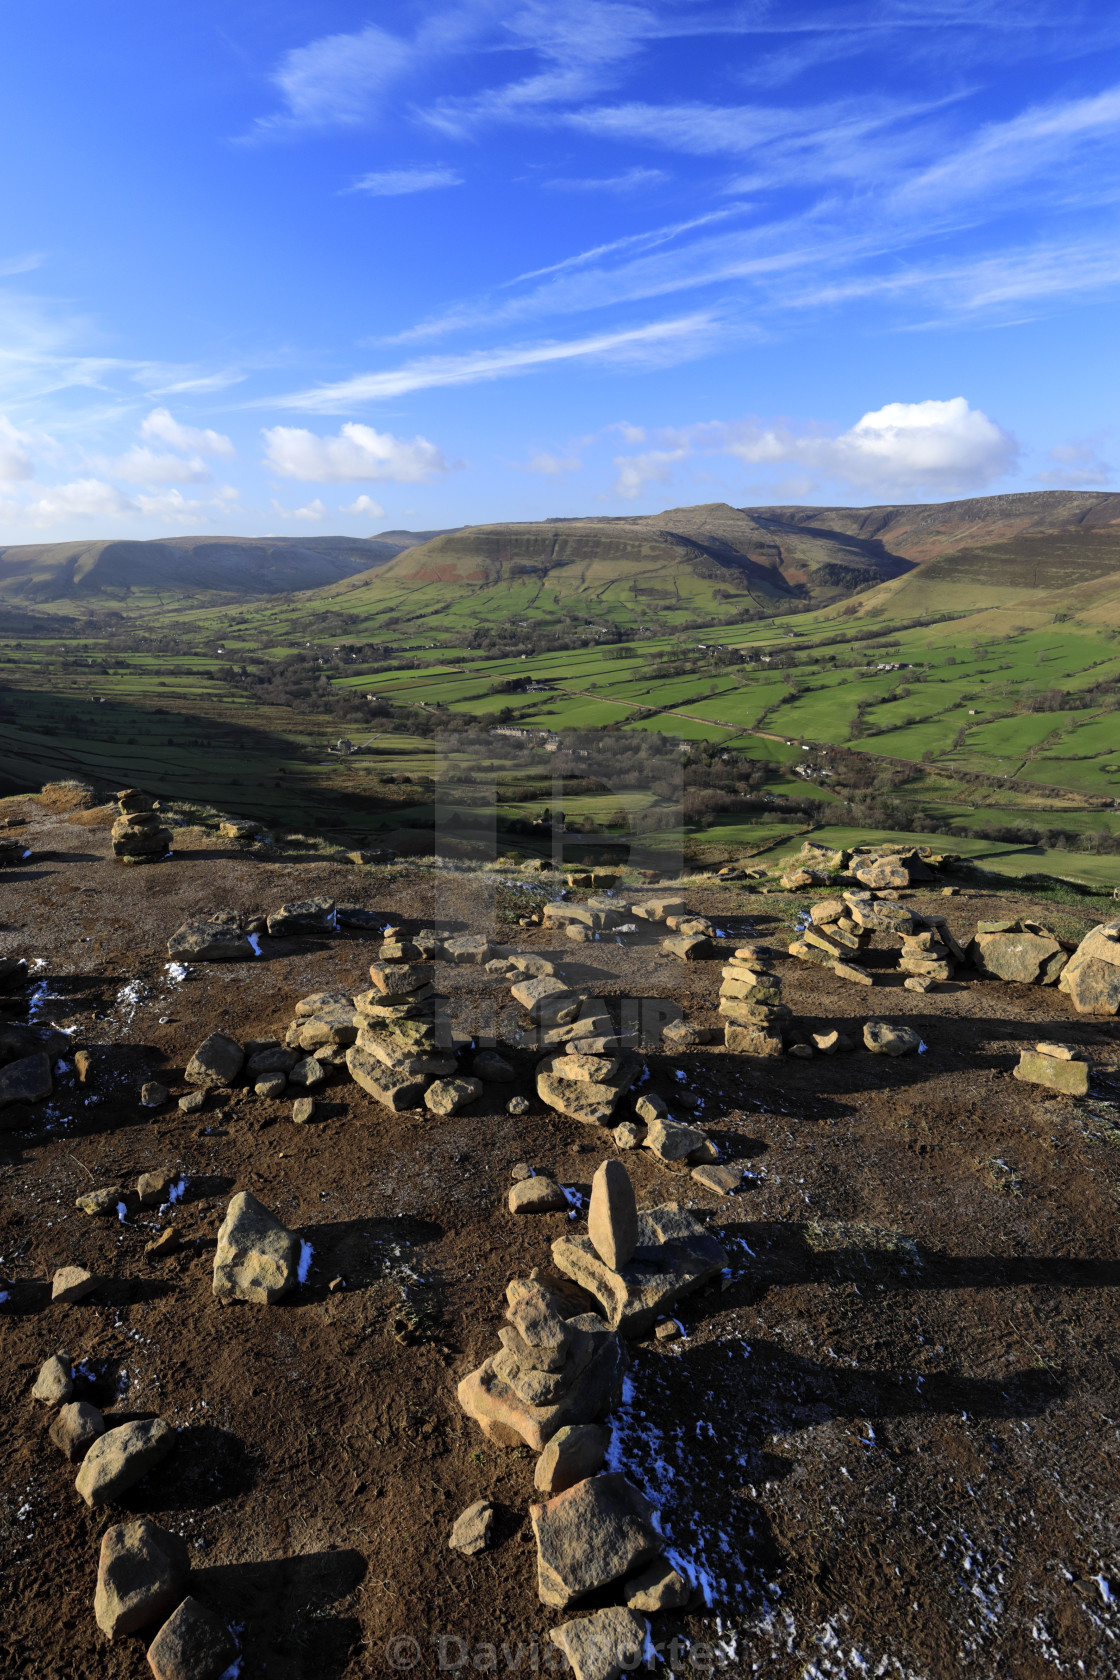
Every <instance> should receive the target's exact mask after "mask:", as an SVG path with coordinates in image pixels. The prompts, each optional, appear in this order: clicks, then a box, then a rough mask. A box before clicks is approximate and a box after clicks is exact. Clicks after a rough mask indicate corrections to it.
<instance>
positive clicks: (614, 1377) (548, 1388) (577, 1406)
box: [458, 1180, 627, 1452]
mask: <svg viewBox="0 0 1120 1680" xmlns="http://www.w3.org/2000/svg"><path fill="white" fill-rule="evenodd" d="M529 1182H532V1180H530V1181H529ZM507 1294H508V1295H509V1299H510V1302H511V1305H510V1307H509V1309H508V1312H507V1317H508V1319H509V1323H508V1324H506V1325H503V1327H502V1329H501V1331H500V1336H501V1341H502V1349H501V1352H500V1353H498V1354H495V1355H493V1356H491V1358H489V1359H487V1360H486V1361H485V1363H484V1364H482V1365H481V1366H479V1368H478V1370H476V1371H472V1372H471V1373H470V1375H469V1376H466V1377H464V1378H463V1380H462V1382H460V1384H459V1388H458V1397H459V1404H460V1405H461V1406H462V1408H463V1410H464V1411H465V1412H466V1413H467V1415H468V1416H469V1417H473V1418H474V1419H475V1421H476V1423H477V1424H478V1425H479V1427H480V1428H481V1430H482V1432H483V1434H484V1435H486V1436H488V1437H489V1439H490V1440H492V1441H497V1442H499V1443H501V1444H503V1445H505V1446H518V1445H520V1444H521V1443H522V1442H523V1443H524V1444H525V1446H527V1447H530V1448H531V1449H532V1450H533V1451H534V1452H540V1451H541V1450H542V1449H543V1448H544V1446H545V1445H546V1443H547V1442H548V1441H549V1440H550V1439H551V1438H552V1436H553V1435H555V1434H556V1432H557V1430H559V1429H562V1428H564V1427H565V1425H567V1424H576V1423H591V1422H594V1420H595V1419H596V1418H598V1417H601V1416H602V1415H603V1413H604V1412H606V1411H608V1410H609V1408H610V1407H611V1405H612V1404H613V1403H614V1401H615V1399H616V1397H617V1395H618V1392H619V1388H620V1384H621V1381H622V1377H623V1373H624V1372H625V1370H626V1365H627V1356H626V1351H625V1349H624V1348H623V1347H622V1346H621V1344H620V1342H619V1340H618V1337H617V1336H616V1335H614V1333H613V1332H612V1331H610V1330H608V1328H607V1326H606V1325H605V1324H604V1323H603V1321H602V1319H601V1318H600V1317H599V1316H598V1314H597V1313H577V1314H575V1315H574V1316H572V1317H567V1318H566V1317H564V1316H563V1314H564V1313H565V1312H569V1311H570V1307H569V1306H568V1305H567V1304H566V1303H565V1302H564V1301H563V1300H562V1299H561V1297H560V1296H559V1295H558V1294H556V1293H555V1292H553V1291H552V1290H549V1289H547V1288H545V1287H544V1286H543V1285H541V1284H539V1283H535V1282H531V1281H530V1282H525V1281H524V1280H521V1279H515V1280H514V1281H513V1283H511V1284H510V1286H509V1290H508V1291H507Z"/></svg>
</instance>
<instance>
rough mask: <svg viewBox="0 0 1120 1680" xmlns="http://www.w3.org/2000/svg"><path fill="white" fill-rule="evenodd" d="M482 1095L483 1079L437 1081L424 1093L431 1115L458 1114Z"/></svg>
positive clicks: (461, 1078) (426, 1105) (426, 1106)
mask: <svg viewBox="0 0 1120 1680" xmlns="http://www.w3.org/2000/svg"><path fill="white" fill-rule="evenodd" d="M481 1095H482V1081H481V1079H465V1078H463V1077H461V1076H460V1077H459V1078H458V1079H437V1080H435V1081H434V1082H433V1083H432V1084H431V1085H429V1086H428V1089H427V1090H426V1091H425V1092H424V1107H425V1108H426V1109H427V1110H428V1111H429V1113H431V1114H458V1112H459V1110H460V1109H461V1108H465V1107H466V1106H467V1104H468V1103H472V1102H474V1100H475V1098H476V1097H480V1096H481Z"/></svg>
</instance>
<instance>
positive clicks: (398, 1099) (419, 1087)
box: [346, 1044, 428, 1114]
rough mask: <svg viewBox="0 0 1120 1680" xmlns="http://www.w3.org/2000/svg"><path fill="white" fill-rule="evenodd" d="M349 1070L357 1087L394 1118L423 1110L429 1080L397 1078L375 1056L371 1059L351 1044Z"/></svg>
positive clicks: (347, 1056) (398, 1075)
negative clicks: (411, 1111)
mask: <svg viewBox="0 0 1120 1680" xmlns="http://www.w3.org/2000/svg"><path fill="white" fill-rule="evenodd" d="M346 1066H347V1067H348V1068H349V1070H350V1077H351V1079H353V1081H354V1083H355V1084H356V1085H360V1086H361V1087H362V1090H363V1091H366V1092H367V1093H368V1094H369V1095H370V1096H371V1097H372V1098H373V1099H374V1101H375V1102H379V1103H380V1104H381V1105H382V1107H384V1108H389V1109H392V1111H393V1113H394V1114H400V1113H403V1112H405V1111H406V1110H408V1109H412V1108H421V1107H422V1106H423V1102H424V1092H425V1091H426V1090H427V1087H428V1081H427V1079H425V1078H413V1077H411V1076H408V1075H402V1074H394V1073H392V1072H391V1071H390V1069H389V1068H387V1067H386V1066H385V1064H384V1063H383V1062H381V1061H379V1060H378V1059H377V1057H376V1056H371V1055H370V1053H369V1051H368V1050H361V1049H359V1048H358V1046H357V1045H356V1044H352V1045H351V1046H350V1048H349V1050H347V1052H346Z"/></svg>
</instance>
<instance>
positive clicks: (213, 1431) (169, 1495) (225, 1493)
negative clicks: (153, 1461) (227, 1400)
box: [106, 1417, 257, 1516]
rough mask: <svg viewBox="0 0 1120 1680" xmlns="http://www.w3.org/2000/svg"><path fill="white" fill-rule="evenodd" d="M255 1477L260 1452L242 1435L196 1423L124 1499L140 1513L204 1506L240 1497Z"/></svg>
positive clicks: (125, 1506) (124, 1504) (182, 1431)
mask: <svg viewBox="0 0 1120 1680" xmlns="http://www.w3.org/2000/svg"><path fill="white" fill-rule="evenodd" d="M120 1421H121V1422H122V1423H123V1422H124V1421H125V1420H124V1418H123V1417H122V1418H121V1419H120ZM106 1422H108V1419H106ZM256 1480H257V1455H256V1454H255V1453H254V1452H252V1451H250V1450H249V1449H248V1448H247V1447H246V1446H245V1444H244V1442H243V1441H242V1440H241V1439H240V1438H239V1437H238V1436H237V1435H234V1434H233V1433H232V1431H230V1430H228V1429H219V1428H218V1427H217V1425H216V1424H209V1423H200V1424H191V1425H188V1426H187V1427H185V1428H183V1429H180V1430H179V1439H178V1441H177V1442H176V1443H175V1447H174V1449H173V1450H172V1451H171V1453H169V1454H168V1456H167V1458H165V1459H164V1460H163V1462H162V1463H161V1464H159V1465H157V1466H156V1468H155V1469H154V1470H152V1471H151V1472H150V1473H149V1474H148V1475H147V1476H145V1477H144V1479H143V1481H141V1482H139V1483H138V1484H137V1486H136V1487H135V1488H133V1489H132V1490H131V1491H130V1492H129V1493H127V1494H125V1495H124V1496H123V1498H122V1499H121V1500H120V1501H119V1504H120V1506H121V1508H122V1509H123V1510H126V1511H129V1512H132V1513H133V1514H134V1515H137V1516H148V1515H154V1514H156V1513H158V1512H161V1511H162V1512H169V1511H195V1510H202V1509H204V1508H205V1507H207V1506H210V1505H216V1504H217V1503H218V1502H219V1501H220V1500H223V1499H238V1498H240V1497H241V1495H243V1494H246V1493H249V1492H250V1491H251V1490H252V1488H253V1487H254V1486H255V1485H256Z"/></svg>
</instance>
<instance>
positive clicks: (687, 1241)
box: [552, 1202, 727, 1336]
mask: <svg viewBox="0 0 1120 1680" xmlns="http://www.w3.org/2000/svg"><path fill="white" fill-rule="evenodd" d="M552 1258H553V1260H554V1261H555V1263H556V1267H557V1270H558V1271H561V1272H563V1273H564V1275H565V1277H569V1278H571V1280H572V1282H573V1283H578V1284H579V1285H580V1287H581V1288H583V1289H586V1290H587V1292H588V1293H589V1294H590V1295H593V1296H594V1297H595V1299H596V1300H597V1301H599V1302H600V1303H601V1304H602V1307H603V1311H604V1314H605V1316H606V1320H607V1323H608V1324H609V1325H610V1327H611V1329H612V1330H617V1331H618V1332H619V1334H620V1335H623V1336H644V1335H645V1334H646V1332H647V1331H648V1330H650V1329H651V1328H652V1326H653V1324H654V1322H655V1320H656V1319H657V1318H658V1317H659V1316H660V1315H661V1314H662V1313H664V1312H667V1311H668V1309H669V1307H670V1306H671V1305H672V1304H673V1302H674V1301H677V1300H679V1299H680V1297H681V1296H682V1295H687V1294H689V1293H690V1292H691V1291H692V1290H694V1289H698V1288H699V1287H700V1286H701V1284H704V1283H707V1282H708V1280H709V1278H713V1277H716V1276H718V1274H719V1273H720V1272H721V1271H722V1270H723V1268H724V1267H725V1266H726V1265H727V1256H726V1254H725V1253H724V1251H723V1249H722V1248H721V1247H720V1245H719V1243H718V1242H717V1241H716V1239H715V1238H714V1237H713V1236H712V1235H711V1234H710V1232H708V1231H706V1230H705V1229H704V1227H703V1226H702V1225H701V1224H700V1222H699V1220H697V1219H694V1218H693V1216H692V1215H691V1214H690V1213H687V1212H686V1211H685V1210H684V1209H683V1208H680V1207H678V1206H677V1204H676V1203H675V1202H669V1203H667V1204H666V1205H665V1206H663V1207H656V1208H647V1209H645V1210H644V1211H643V1212H641V1213H639V1215H638V1245H637V1247H636V1249H635V1250H634V1255H633V1258H632V1259H631V1260H629V1261H628V1262H627V1264H626V1265H625V1266H623V1267H622V1269H621V1271H618V1272H615V1271H612V1270H611V1268H610V1267H609V1266H607V1265H605V1264H604V1262H603V1261H602V1260H601V1259H600V1257H599V1255H598V1254H597V1252H596V1250H595V1248H594V1246H593V1244H592V1242H591V1240H590V1238H588V1237H584V1236H578V1235H571V1236H564V1237H559V1238H558V1239H557V1240H556V1242H554V1243H553V1245H552Z"/></svg>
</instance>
